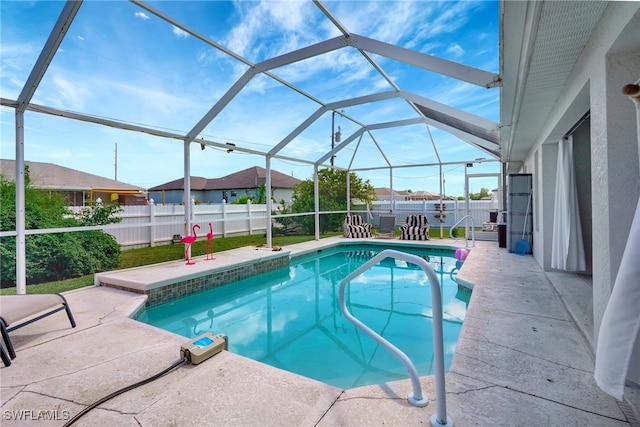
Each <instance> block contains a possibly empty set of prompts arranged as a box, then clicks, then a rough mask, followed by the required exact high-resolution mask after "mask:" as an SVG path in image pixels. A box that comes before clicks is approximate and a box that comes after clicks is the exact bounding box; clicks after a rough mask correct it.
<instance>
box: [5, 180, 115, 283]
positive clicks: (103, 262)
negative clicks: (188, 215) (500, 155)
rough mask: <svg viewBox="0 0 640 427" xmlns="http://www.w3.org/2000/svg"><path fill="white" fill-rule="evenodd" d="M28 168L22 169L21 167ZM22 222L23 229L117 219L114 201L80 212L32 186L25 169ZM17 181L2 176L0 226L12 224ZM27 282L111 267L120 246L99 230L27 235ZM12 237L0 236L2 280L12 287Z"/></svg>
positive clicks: (14, 252)
mask: <svg viewBox="0 0 640 427" xmlns="http://www.w3.org/2000/svg"><path fill="white" fill-rule="evenodd" d="M25 169H26V168H25ZM25 172H26V173H25V184H27V185H26V188H25V226H26V228H27V229H44V228H62V227H71V226H89V225H105V224H110V223H115V222H119V221H120V219H119V218H115V217H114V216H113V215H114V214H115V213H116V212H118V211H119V210H120V208H119V207H118V206H117V205H104V206H103V205H97V206H93V207H90V208H86V209H83V210H82V211H80V212H79V213H73V212H71V211H69V209H68V208H67V206H66V201H65V200H64V198H63V197H61V196H59V195H56V194H55V193H52V194H49V193H48V192H45V191H42V190H38V189H35V188H32V187H30V186H29V185H28V183H29V180H28V169H26V171H25ZM15 194H16V190H15V184H14V183H13V182H11V181H8V180H6V179H4V178H3V177H1V176H0V221H1V223H0V227H1V229H2V231H10V230H15V229H16V218H15V212H16V208H15ZM25 246H26V261H25V262H26V271H27V284H32V283H42V282H47V281H50V280H60V279H66V278H72V277H79V276H83V275H86V274H92V273H95V272H99V271H105V270H111V269H115V268H117V266H118V263H119V261H120V246H119V245H118V242H117V241H116V240H115V239H114V238H113V236H111V235H109V234H107V233H105V232H103V231H100V230H95V231H80V232H73V233H53V234H31V235H28V236H26V239H25ZM15 259H16V239H15V237H3V238H0V268H1V272H2V274H1V276H0V285H1V286H2V287H3V288H4V287H9V286H15V282H16V261H15Z"/></svg>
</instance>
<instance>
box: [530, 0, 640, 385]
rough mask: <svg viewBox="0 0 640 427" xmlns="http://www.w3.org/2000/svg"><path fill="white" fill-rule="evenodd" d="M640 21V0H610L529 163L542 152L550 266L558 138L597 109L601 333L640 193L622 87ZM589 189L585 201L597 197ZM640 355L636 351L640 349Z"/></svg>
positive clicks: (638, 53)
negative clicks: (627, 1) (555, 143)
mask: <svg viewBox="0 0 640 427" xmlns="http://www.w3.org/2000/svg"><path fill="white" fill-rule="evenodd" d="M639 29H640V7H639V6H638V3H635V2H629V3H624V2H612V3H610V4H609V6H608V7H607V10H606V11H605V13H604V15H603V17H602V19H601V20H600V22H599V24H598V27H597V29H596V31H595V32H594V34H593V35H592V37H591V39H590V41H589V43H588V45H587V46H586V47H585V50H584V51H583V54H582V56H581V57H580V59H579V61H578V63H577V64H576V67H575V68H574V70H573V73H572V76H571V77H570V79H569V81H568V82H567V84H566V86H565V89H564V91H563V93H562V94H561V96H560V97H559V101H558V103H557V104H556V105H555V106H554V108H553V110H552V113H551V114H550V115H549V119H548V120H547V122H546V123H545V126H543V127H542V128H541V130H540V133H539V134H538V138H537V144H536V145H535V146H534V147H533V148H532V150H531V151H530V152H529V155H528V157H527V159H526V160H525V162H524V166H523V169H525V170H526V171H527V172H529V173H533V171H534V170H536V158H537V162H538V163H537V171H538V173H540V174H542V176H537V177H534V183H537V184H538V185H537V186H536V185H535V184H534V191H536V192H540V193H539V194H537V200H539V201H540V202H539V206H536V207H535V209H536V212H537V213H538V215H541V219H542V221H541V222H540V223H539V227H538V228H537V230H534V233H535V234H534V236H535V237H534V238H536V239H538V240H535V241H534V242H535V243H534V256H535V258H536V260H537V261H538V263H539V264H540V265H541V266H543V267H544V268H545V269H548V268H549V265H550V253H551V236H552V234H551V232H550V230H551V229H552V227H553V226H552V224H553V203H554V193H555V175H556V174H555V168H556V166H555V160H556V159H557V147H553V145H554V142H555V141H557V140H558V139H559V138H560V137H562V135H564V133H566V132H567V131H568V130H569V129H570V128H571V126H573V125H574V124H575V123H576V122H577V121H578V120H579V118H580V117H581V116H582V115H583V114H584V113H585V112H587V111H589V110H590V111H591V123H590V153H589V156H586V154H585V153H581V154H580V156H581V158H582V159H583V161H586V160H585V159H586V158H587V157H589V158H590V164H591V168H590V176H591V177H590V184H591V185H590V186H591V189H590V191H591V193H592V194H596V195H597V200H598V202H597V203H595V204H593V206H592V208H591V211H590V212H589V213H590V216H591V221H592V225H591V236H589V238H591V239H592V241H593V242H596V243H595V244H594V245H593V249H592V270H593V321H594V330H593V334H594V337H596V338H597V336H598V332H599V328H600V324H601V321H602V316H603V313H604V310H605V307H606V305H607V302H608V300H609V297H610V295H611V290H612V288H613V286H614V283H615V278H616V275H617V272H618V268H619V266H620V261H621V258H622V254H623V251H624V247H625V243H626V240H627V237H628V233H629V229H630V227H631V221H632V219H633V215H634V211H635V206H636V204H637V201H638V197H639V195H640V166H639V154H638V141H637V129H636V126H637V124H636V117H635V114H636V113H635V106H634V105H633V103H632V102H631V101H630V100H629V99H628V98H627V97H626V96H624V95H622V93H621V89H622V87H623V86H624V85H625V84H628V83H632V82H635V81H637V80H638V79H640V35H639V34H638V33H639V31H640V30H639ZM583 140H584V139H583ZM581 184H584V182H582V183H581ZM582 191H583V193H582V194H580V198H581V202H580V203H581V205H582V204H583V202H585V204H586V200H587V199H589V198H590V197H591V196H590V194H589V195H587V194H586V193H584V190H582ZM582 215H583V216H584V215H587V213H582ZM583 229H585V227H583ZM586 231H588V230H586ZM638 286H640V283H639V284H638ZM639 356H640V354H638V352H636V354H635V356H634V357H636V358H638V357H639ZM631 364H632V365H633V364H634V362H633V361H632V363H631ZM637 364H640V361H639V362H638V363H637ZM635 381H638V379H635Z"/></svg>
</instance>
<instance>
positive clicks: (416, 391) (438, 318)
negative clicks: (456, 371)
mask: <svg viewBox="0 0 640 427" xmlns="http://www.w3.org/2000/svg"><path fill="white" fill-rule="evenodd" d="M386 258H395V259H399V260H403V261H406V262H410V263H411V264H415V265H417V266H418V267H420V268H422V270H423V271H424V272H425V274H426V275H427V278H428V279H429V285H430V287H431V302H432V305H433V307H432V310H433V318H432V321H433V353H434V359H435V377H436V405H437V406H436V413H435V414H433V416H432V417H431V420H430V422H431V426H432V427H437V426H446V427H453V421H452V420H451V418H449V417H448V416H447V403H446V400H445V399H446V398H445V383H444V345H443V337H442V295H441V292H440V282H439V281H438V276H437V275H436V273H435V272H434V271H433V269H432V268H431V266H430V265H429V264H428V263H427V261H425V260H424V259H423V258H420V257H419V256H416V255H411V254H408V253H405V252H399V251H395V250H392V249H386V250H384V251H382V252H380V253H379V254H377V255H376V256H374V257H373V258H371V259H370V260H369V261H367V262H366V263H364V264H363V265H362V266H360V267H359V268H357V269H356V270H355V271H354V272H353V273H351V274H349V275H348V276H347V277H345V278H344V279H343V280H342V281H341V282H340V294H339V296H340V308H341V309H342V313H343V314H344V316H345V317H346V318H347V319H348V320H349V321H351V323H353V324H354V325H355V326H356V327H357V328H359V329H360V330H362V331H363V332H364V333H365V334H367V335H368V336H369V337H371V338H373V339H374V340H375V341H377V342H378V343H379V344H380V345H381V346H382V347H384V348H385V349H386V350H387V351H389V352H390V353H391V354H393V355H394V356H395V357H397V358H398V359H400V361H401V362H402V363H403V364H404V366H405V368H406V369H407V371H408V373H409V376H410V377H411V384H412V385H413V393H410V394H409V396H408V397H407V400H408V401H409V403H410V404H412V405H414V406H426V405H427V404H429V398H427V397H426V396H424V397H423V396H422V388H421V386H420V378H419V377H418V372H417V370H416V368H415V366H414V365H413V362H411V359H409V357H408V356H407V355H406V354H404V353H403V352H402V351H401V350H400V349H398V348H397V347H396V346H394V345H393V344H391V343H390V342H389V341H387V340H386V339H384V338H383V337H382V336H380V335H379V334H378V333H377V332H375V331H373V330H372V329H371V328H369V327H368V326H367V325H365V324H364V323H362V322H361V321H359V320H358V319H356V318H355V317H354V316H353V315H352V314H351V312H349V309H348V308H347V305H346V303H345V298H344V288H345V286H346V284H347V283H349V282H351V281H352V280H353V279H355V278H356V277H358V276H359V275H361V274H362V273H364V272H365V271H366V270H368V269H370V268H371V267H373V266H374V265H376V264H378V263H379V262H380V261H382V260H383V259H386Z"/></svg>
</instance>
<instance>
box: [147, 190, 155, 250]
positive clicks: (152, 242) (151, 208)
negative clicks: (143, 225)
mask: <svg viewBox="0 0 640 427" xmlns="http://www.w3.org/2000/svg"><path fill="white" fill-rule="evenodd" d="M148 206H149V222H150V223H151V225H150V226H149V246H150V247H153V246H155V244H156V205H155V203H153V199H151V200H150V201H149V205H148Z"/></svg>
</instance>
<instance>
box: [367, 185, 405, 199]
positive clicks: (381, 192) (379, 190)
mask: <svg viewBox="0 0 640 427" xmlns="http://www.w3.org/2000/svg"><path fill="white" fill-rule="evenodd" d="M373 191H374V192H375V194H376V197H377V198H380V197H389V196H390V195H391V189H390V188H389V187H376V188H374V189H373ZM409 194H410V193H408V192H407V191H396V190H393V197H394V198H395V197H402V198H404V197H406V196H408V195H409Z"/></svg>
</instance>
